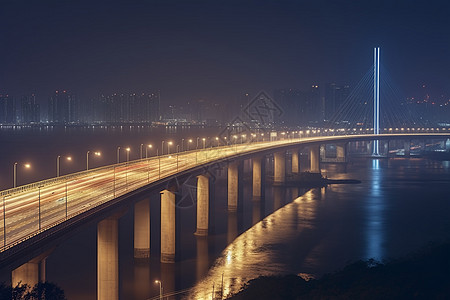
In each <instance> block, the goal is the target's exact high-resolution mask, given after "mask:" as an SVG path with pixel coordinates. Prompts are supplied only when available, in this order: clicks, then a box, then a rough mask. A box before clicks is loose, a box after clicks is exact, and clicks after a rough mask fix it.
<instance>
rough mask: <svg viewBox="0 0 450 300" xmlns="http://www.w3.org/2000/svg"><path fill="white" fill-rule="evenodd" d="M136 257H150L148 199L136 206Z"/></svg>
mask: <svg viewBox="0 0 450 300" xmlns="http://www.w3.org/2000/svg"><path fill="white" fill-rule="evenodd" d="M134 257H135V258H149V257H150V202H149V200H148V199H146V200H142V201H140V202H137V203H136V204H135V205H134Z"/></svg>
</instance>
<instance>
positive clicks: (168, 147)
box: [167, 142, 173, 154]
mask: <svg viewBox="0 0 450 300" xmlns="http://www.w3.org/2000/svg"><path fill="white" fill-rule="evenodd" d="M172 144H173V143H172V142H167V154H170V146H171V145H172Z"/></svg>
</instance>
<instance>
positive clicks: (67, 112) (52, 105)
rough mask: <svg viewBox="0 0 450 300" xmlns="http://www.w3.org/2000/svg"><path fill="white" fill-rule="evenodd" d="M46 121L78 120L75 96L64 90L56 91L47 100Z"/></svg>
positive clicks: (74, 121)
mask: <svg viewBox="0 0 450 300" xmlns="http://www.w3.org/2000/svg"><path fill="white" fill-rule="evenodd" d="M48 121H49V122H50V123H77V122H79V119H78V102H77V98H76V96H75V95H73V94H71V93H69V92H67V91H65V90H64V91H56V92H55V94H54V95H53V96H51V97H50V98H49V101H48Z"/></svg>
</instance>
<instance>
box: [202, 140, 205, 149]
mask: <svg viewBox="0 0 450 300" xmlns="http://www.w3.org/2000/svg"><path fill="white" fill-rule="evenodd" d="M202 141H203V149H205V145H206V139H205V138H202Z"/></svg>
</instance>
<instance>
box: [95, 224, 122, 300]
mask: <svg viewBox="0 0 450 300" xmlns="http://www.w3.org/2000/svg"><path fill="white" fill-rule="evenodd" d="M97 299H99V300H103V299H105V300H114V299H119V218H118V216H111V217H109V218H106V219H104V220H102V221H100V222H99V223H98V225H97Z"/></svg>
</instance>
